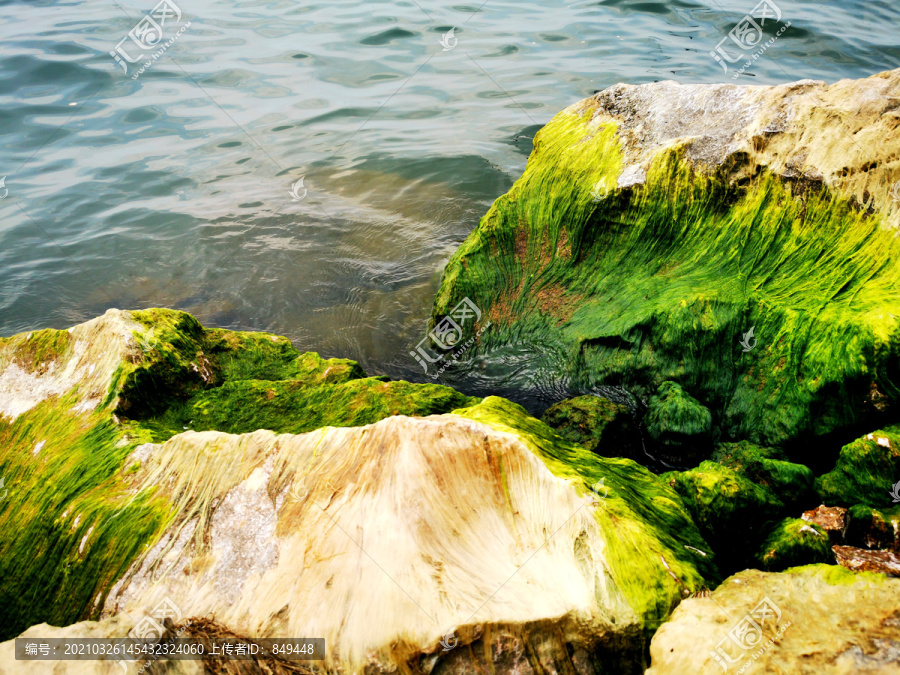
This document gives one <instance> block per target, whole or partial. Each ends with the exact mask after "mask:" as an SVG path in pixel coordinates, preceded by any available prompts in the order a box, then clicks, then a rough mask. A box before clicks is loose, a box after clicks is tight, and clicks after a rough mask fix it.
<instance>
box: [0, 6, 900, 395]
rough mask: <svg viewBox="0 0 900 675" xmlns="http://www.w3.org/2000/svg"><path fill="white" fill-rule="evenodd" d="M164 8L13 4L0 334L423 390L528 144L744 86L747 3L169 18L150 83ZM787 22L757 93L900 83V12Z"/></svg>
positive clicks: (801, 9)
mask: <svg viewBox="0 0 900 675" xmlns="http://www.w3.org/2000/svg"><path fill="white" fill-rule="evenodd" d="M157 1H158V0H149V1H148V2H139V1H137V0H127V1H121V2H116V1H114V0H91V1H90V2H87V1H86V0H70V1H68V2H48V1H40V0H38V1H36V2H35V1H31V2H27V3H26V2H8V1H2V2H0V32H2V45H0V137H2V144H0V177H2V176H5V177H6V180H5V185H6V190H8V194H6V197H5V198H4V199H2V200H0V261H2V262H0V289H2V290H0V307H2V312H0V334H2V335H9V334H11V333H14V332H18V331H22V330H27V329H32V328H36V327H44V326H55V327H65V326H68V325H71V324H72V323H75V322H78V321H83V320H86V319H88V318H91V317H93V316H96V315H97V314H100V313H102V312H103V311H104V310H105V309H107V308H109V307H122V308H140V307H150V306H169V307H177V308H180V309H184V310H187V311H189V312H192V313H193V314H195V315H196V316H197V317H198V318H199V319H200V320H201V321H202V322H204V323H205V324H207V325H217V326H224V327H231V328H240V329H252V330H267V331H272V332H275V333H279V334H283V335H287V336H289V337H290V338H291V339H292V340H293V341H294V344H295V345H296V346H297V347H298V348H300V349H312V350H316V351H319V352H321V353H322V354H324V355H327V356H342V357H349V358H354V359H357V360H359V361H361V362H362V363H363V365H364V366H365V367H366V368H367V370H369V371H370V372H372V373H384V374H388V375H390V376H392V377H403V378H406V379H414V380H421V379H422V376H421V369H420V368H419V367H418V365H417V364H416V363H415V361H414V360H413V359H412V358H411V357H410V356H409V354H408V352H409V350H410V348H411V347H412V346H413V345H414V344H415V343H416V342H417V341H418V339H419V337H420V336H421V335H422V333H423V329H424V327H425V324H426V322H427V319H428V317H429V314H430V305H431V299H432V295H433V293H434V291H435V289H436V288H437V284H438V281H439V278H440V273H441V270H442V268H443V266H444V264H445V262H446V260H447V259H448V257H449V256H450V255H451V253H452V252H453V251H454V249H455V248H456V247H457V246H458V245H459V244H460V242H461V241H462V240H463V239H464V238H465V236H466V235H467V234H468V232H469V231H470V230H471V229H472V228H473V227H474V226H475V225H476V223H477V221H478V218H479V217H480V216H481V215H482V214H483V213H484V212H485V210H486V209H487V207H488V206H489V205H490V203H491V201H492V200H493V199H494V198H496V197H497V196H499V195H500V194H501V193H503V192H504V191H505V190H506V189H507V188H508V187H509V186H510V185H511V183H512V181H513V180H514V179H515V177H516V176H517V175H518V174H519V173H520V172H521V171H522V169H523V167H524V165H525V160H526V158H527V153H528V152H529V151H530V147H531V146H530V142H531V136H532V135H533V134H534V132H535V130H536V129H537V128H539V127H540V126H541V125H543V124H544V123H546V122H547V121H548V120H549V119H550V118H551V117H552V116H553V115H554V114H555V113H556V112H557V111H559V110H560V109H561V108H563V107H565V106H566V105H568V104H570V103H573V102H575V101H576V100H578V99H580V98H583V97H585V96H588V95H590V94H592V93H593V92H594V91H596V90H598V89H603V88H605V87H608V86H610V85H612V84H615V83H616V82H631V83H641V82H651V81H655V80H662V79H676V80H679V81H682V82H723V81H731V78H730V76H731V73H729V74H728V75H726V74H725V73H723V70H722V68H721V66H720V65H718V64H717V63H716V62H715V60H714V59H713V58H712V57H711V56H710V55H709V52H710V50H712V49H714V48H715V46H716V44H717V43H718V42H719V41H720V40H721V39H722V38H723V37H724V36H726V35H727V34H728V31H729V30H730V29H731V28H732V27H733V26H734V25H735V24H736V23H737V22H738V21H740V19H741V18H742V17H743V16H744V15H745V14H746V13H748V12H749V11H750V10H752V9H753V6H754V4H755V3H753V2H742V1H741V2H738V1H734V0H727V1H725V0H722V1H721V2H720V1H718V0H703V1H697V2H694V1H688V0H675V1H673V2H646V1H629V0H601V1H600V2H597V1H587V0H575V1H572V2H563V1H561V0H543V1H542V2H531V1H529V0H520V1H519V2H510V1H506V0H487V2H482V1H480V0H479V2H476V3H472V4H462V3H458V4H453V3H450V2H439V1H435V0H414V1H409V2H406V1H396V2H389V1H382V2H356V1H348V0H330V1H329V2H321V1H320V0H312V1H310V2H307V1H294V0H291V1H287V0H268V1H267V0H255V1H247V2H237V1H234V0H218V1H217V2H212V1H210V0H174V1H175V2H176V3H177V7H178V8H179V9H180V11H181V12H182V17H181V20H180V21H177V22H175V21H174V17H170V18H169V21H170V23H169V25H167V26H164V31H165V32H166V36H165V39H166V40H168V39H170V38H171V37H172V36H176V35H177V39H176V40H175V41H174V43H172V44H171V46H170V47H168V49H167V50H166V51H165V52H164V53H163V54H162V55H161V56H160V57H159V58H158V59H157V60H156V61H155V62H152V64H151V66H150V68H149V69H147V70H146V71H145V72H143V73H141V74H140V75H139V76H138V77H137V78H136V79H134V78H133V76H134V75H135V74H136V73H137V72H138V67H139V65H140V63H137V64H133V65H132V64H127V63H126V66H127V67H128V72H127V73H126V72H123V69H122V67H121V66H120V65H119V64H117V63H116V61H115V60H114V59H113V57H112V56H110V54H109V52H110V51H111V50H115V48H116V46H117V45H118V44H119V42H120V40H122V38H124V37H125V36H126V35H127V34H128V32H129V31H130V30H131V29H132V28H133V27H134V26H135V24H136V23H137V22H138V21H139V20H140V19H141V17H142V16H144V15H146V14H147V13H148V12H150V11H151V10H152V9H153V7H154V5H155V4H156V2H157ZM777 2H778V7H779V9H780V10H781V12H782V14H783V16H782V20H783V22H784V21H790V22H791V24H792V25H791V27H790V28H789V29H787V31H786V32H785V33H784V35H782V36H781V37H780V38H779V40H778V42H777V43H776V44H775V45H774V46H773V47H771V48H770V49H769V50H768V51H767V52H766V55H765V56H763V57H762V58H761V59H760V60H759V61H757V62H756V63H755V64H754V66H753V68H752V70H751V71H750V72H749V73H747V74H744V75H742V76H741V77H740V79H739V80H738V82H739V83H749V84H773V83H780V82H787V81H792V80H797V79H802V78H814V79H822V80H826V81H829V82H831V81H835V80H838V79H841V78H845V77H854V78H855V77H863V76H867V75H869V74H872V73H874V72H878V71H882V70H887V69H889V68H896V67H898V66H900V39H898V35H900V31H898V28H900V7H898V6H897V5H896V3H894V2H893V1H891V2H888V0H873V1H868V0H867V1H863V0H849V1H847V2H842V3H827V4H826V3H815V2H787V1H782V0H777ZM187 22H190V25H187ZM185 26H187V27H186V28H185ZM181 28H184V30H183V31H182V32H181V34H178V31H179V30H181ZM451 28H453V29H454V30H453V35H452V38H447V37H444V36H445V35H446V34H447V32H448V31H449V30H450V29H451ZM442 39H443V40H444V46H453V45H455V46H453V48H452V49H444V46H442V44H441V42H440V41H441V40H442ZM127 42H130V41H128V40H127V41H126V43H127ZM126 43H123V45H122V48H123V49H124V50H125V51H126V53H130V55H131V56H134V55H135V54H136V49H135V48H134V43H133V42H132V43H131V44H130V45H129V44H126ZM147 53H152V52H147ZM301 177H303V185H302V186H300V185H299V184H298V185H297V188H296V190H295V195H296V196H298V197H299V196H303V195H304V193H305V196H303V198H302V199H299V200H296V201H295V199H294V197H292V195H291V192H290V190H291V188H292V185H294V184H296V182H297V181H298V180H299V179H300V178H301ZM4 193H5V190H4V189H2V188H0V196H2V195H3V194H4Z"/></svg>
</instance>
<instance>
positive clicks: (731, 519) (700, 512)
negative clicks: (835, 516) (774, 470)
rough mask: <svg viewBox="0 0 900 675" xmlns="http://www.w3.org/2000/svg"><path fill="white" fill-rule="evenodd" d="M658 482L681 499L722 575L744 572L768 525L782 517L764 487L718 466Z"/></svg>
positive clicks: (705, 465)
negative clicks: (672, 490) (715, 556)
mask: <svg viewBox="0 0 900 675" xmlns="http://www.w3.org/2000/svg"><path fill="white" fill-rule="evenodd" d="M660 478H661V479H662V480H663V481H665V482H666V483H667V484H668V485H670V486H672V487H673V488H674V489H675V491H676V492H677V493H678V494H679V495H680V496H681V498H682V500H683V502H684V504H685V507H686V508H687V510H688V513H690V514H691V517H692V519H693V521H694V522H695V523H697V525H698V526H699V528H700V532H701V534H702V535H703V537H704V539H706V541H708V542H709V544H710V546H712V547H713V550H714V551H715V552H716V554H717V556H718V560H719V566H720V568H722V570H723V572H724V573H731V572H734V571H737V570H739V569H742V568H743V567H746V566H747V564H748V563H749V562H750V560H751V558H752V556H753V554H754V553H755V552H756V549H757V548H758V547H759V545H760V543H761V540H762V537H763V536H764V533H765V531H766V529H767V526H768V524H769V523H771V522H772V521H774V520H776V519H778V518H780V517H781V516H782V514H783V511H784V508H785V507H784V503H783V502H782V501H781V500H780V499H778V497H777V496H776V495H775V494H774V493H773V492H772V491H771V490H769V489H768V488H765V487H762V486H760V485H757V484H756V483H753V482H751V481H750V480H748V479H747V478H744V477H743V476H741V475H740V474H739V473H737V472H735V471H733V470H732V469H729V468H728V467H725V466H722V465H721V464H717V463H716V462H710V461H705V462H702V463H701V464H700V466H698V467H697V468H696V469H691V470H690V471H673V472H670V473H667V474H663V475H662V476H660Z"/></svg>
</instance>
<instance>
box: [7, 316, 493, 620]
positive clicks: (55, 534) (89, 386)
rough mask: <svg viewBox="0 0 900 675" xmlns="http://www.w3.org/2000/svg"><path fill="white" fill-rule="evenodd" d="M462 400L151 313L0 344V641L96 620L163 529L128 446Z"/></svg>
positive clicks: (433, 408) (158, 507)
mask: <svg viewBox="0 0 900 675" xmlns="http://www.w3.org/2000/svg"><path fill="white" fill-rule="evenodd" d="M477 401H478V399H475V398H471V397H468V396H464V395H462V394H459V393H458V392H456V391H454V390H452V389H449V388H448V387H442V386H439V385H432V384H428V385H412V384H409V383H406V382H388V381H385V378H367V377H366V374H365V372H363V370H362V369H361V368H360V367H359V365H358V364H356V363H355V362H353V361H348V360H344V359H329V360H325V359H322V358H320V357H319V356H318V355H316V354H309V353H307V354H301V353H299V352H298V351H297V350H296V349H294V348H293V346H292V345H291V343H290V341H289V340H287V339H286V338H283V337H279V336H275V335H270V334H267V333H243V332H235V331H226V330H220V329H206V328H204V327H203V326H201V325H200V324H199V323H198V322H197V321H196V319H194V318H193V317H192V316H190V315H189V314H185V313H184V312H177V311H173V310H166V309H152V310H143V311H139V312H123V311H118V310H110V311H109V312H107V313H106V314H105V315H103V316H102V317H99V318H97V319H94V320H92V321H89V322H87V323H85V324H81V325H78V326H74V327H72V328H70V329H68V330H49V329H48V330H42V331H34V332H32V333H27V334H20V335H15V336H12V337H9V338H2V339H0V477H2V478H3V481H4V489H5V490H6V491H7V492H6V497H5V498H3V499H2V500H0V551H2V552H3V554H2V555H0V623H2V626H3V628H2V631H5V632H2V635H3V636H6V637H9V636H10V635H13V634H15V633H16V632H18V631H21V630H22V629H24V628H26V627H27V626H29V625H32V624H35V623H39V622H42V621H48V622H50V623H54V624H65V623H69V622H72V621H74V620H77V619H82V618H88V617H93V616H96V614H97V613H98V612H99V611H100V607H101V606H102V601H103V598H104V597H105V594H106V593H107V592H108V591H109V589H110V588H111V586H112V584H113V583H114V582H115V581H116V579H118V578H119V577H120V576H121V575H122V574H123V573H124V572H125V571H126V570H127V569H128V567H129V565H130V564H131V563H132V561H133V560H134V559H135V557H136V556H137V555H138V554H139V553H140V552H141V551H142V550H143V548H144V547H145V545H146V544H147V542H148V541H152V540H153V538H154V537H155V536H157V535H158V533H159V532H160V531H161V530H162V528H164V527H165V525H166V523H169V522H170V521H171V518H172V517H173V514H172V510H171V504H170V503H168V502H167V501H166V500H163V499H159V498H157V497H156V496H155V491H154V490H152V489H151V490H147V491H145V492H143V493H141V494H140V495H138V496H135V495H133V494H132V493H131V492H130V489H131V487H130V485H131V484H130V482H129V481H130V480H131V478H130V476H131V474H132V473H133V471H136V470H137V469H138V468H139V467H140V463H139V462H137V463H134V466H129V467H124V466H123V463H124V462H126V461H127V458H128V457H129V455H130V454H131V453H132V451H133V450H134V448H135V447H137V446H138V445H140V444H141V443H146V442H149V441H164V440H166V439H168V438H170V437H172V436H173V435H175V434H178V433H182V432H183V431H184V430H185V429H187V428H194V429H211V428H221V429H225V430H227V431H241V432H243V431H253V430H255V429H260V428H264V429H271V430H273V431H309V430H312V429H316V428H319V427H322V426H349V425H363V424H371V423H373V422H376V421H378V420H380V419H383V418H384V417H387V416H391V415H398V414H403V415H430V414H435V413H445V412H449V411H450V410H453V409H454V408H458V407H460V406H465V405H471V404H473V403H475V402H477ZM123 469H125V471H123ZM92 551H93V552H98V553H94V554H91V555H89V553H90V552H92Z"/></svg>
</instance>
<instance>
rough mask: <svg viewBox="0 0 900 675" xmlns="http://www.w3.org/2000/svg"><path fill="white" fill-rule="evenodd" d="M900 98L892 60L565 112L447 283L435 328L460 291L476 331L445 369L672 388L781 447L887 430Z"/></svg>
mask: <svg viewBox="0 0 900 675" xmlns="http://www.w3.org/2000/svg"><path fill="white" fill-rule="evenodd" d="M898 99H900V70H896V71H891V72H887V73H882V74H879V75H875V76H872V77H870V78H867V79H862V80H856V81H842V82H838V83H836V84H833V85H830V86H828V85H825V84H824V83H816V82H810V81H803V82H797V83H793V84H786V85H781V86H777V87H751V86H748V87H741V86H733V85H679V84H676V83H674V82H659V83H653V84H646V85H640V86H629V85H617V86H615V87H612V88H610V89H608V90H606V91H604V92H601V93H599V94H597V95H596V96H593V97H591V98H588V99H585V100H584V101H581V102H579V103H577V104H575V105H573V106H570V107H569V108H567V109H566V110H564V111H563V112H561V113H559V114H558V115H557V116H556V117H555V118H554V119H553V120H552V121H551V122H550V123H549V124H547V126H546V127H544V128H543V129H542V130H541V131H540V132H539V133H538V134H537V136H536V138H535V142H534V151H533V153H532V156H531V158H530V159H529V163H528V167H527V168H526V170H525V173H524V174H523V176H522V177H521V178H520V179H519V180H518V181H517V182H516V184H515V185H514V186H513V187H512V189H511V190H510V191H509V193H508V194H506V195H504V196H503V197H501V198H500V199H498V200H497V201H496V202H495V203H494V205H493V206H492V208H491V209H490V211H489V212H488V213H487V214H486V215H485V216H484V218H482V220H481V222H480V224H479V226H478V227H477V228H476V229H475V230H474V231H473V232H472V234H471V235H470V236H469V237H468V239H467V240H466V242H465V243H464V244H463V245H462V246H461V247H460V248H459V249H458V251H457V252H456V253H455V255H454V256H453V258H452V259H451V261H450V262H449V264H448V266H447V269H446V271H445V273H444V278H443V281H442V285H441V288H440V290H439V293H438V295H437V298H436V301H435V305H434V309H433V319H434V321H435V322H439V321H441V320H442V318H443V317H444V316H445V315H447V314H448V313H449V312H450V310H451V308H453V307H455V306H456V304H457V303H458V302H460V301H461V300H462V299H463V298H465V297H467V298H469V299H470V300H471V301H472V302H474V303H475V304H476V305H477V306H478V307H479V308H480V309H481V311H482V318H481V322H480V324H479V323H476V325H475V326H473V327H472V330H473V331H477V330H479V329H481V328H482V327H484V326H486V325H487V322H488V321H490V327H489V328H488V329H487V330H486V331H485V332H484V333H483V334H482V335H481V336H480V338H479V339H478V341H477V344H476V345H475V346H474V347H473V348H472V349H471V350H470V355H471V356H472V357H476V356H477V358H473V359H472V364H473V369H472V371H471V372H467V371H465V369H464V368H462V367H460V368H457V370H458V371H459V376H460V377H469V376H472V377H484V378H487V379H488V380H489V381H491V382H493V383H496V384H497V386H501V385H502V386H505V387H508V388H510V389H514V388H517V387H518V388H521V389H523V390H527V389H533V390H535V391H534V393H535V394H537V395H540V394H542V391H541V390H540V389H539V388H537V389H536V388H535V387H534V386H533V383H534V382H547V381H551V382H554V383H555V384H554V387H553V388H552V389H553V391H552V393H553V394H556V395H558V393H557V392H558V391H559V390H565V389H568V390H569V391H572V392H575V393H580V392H586V391H590V390H592V389H593V388H595V387H597V386H603V385H606V386H619V387H624V388H626V389H628V390H629V391H630V392H631V393H633V394H634V395H636V396H638V397H639V398H641V399H642V400H647V399H648V398H649V397H650V396H651V395H653V393H654V392H655V391H656V388H657V387H658V386H659V385H660V384H661V383H662V382H664V381H667V380H670V381H674V382H677V383H678V384H679V385H681V386H682V387H683V389H684V391H686V392H687V393H688V394H689V395H690V396H692V397H693V398H695V399H697V400H698V401H699V403H700V404H701V405H703V406H705V407H706V408H708V409H709V410H710V411H711V413H712V424H713V427H714V430H715V431H716V433H717V434H719V440H721V441H729V440H750V441H753V442H756V443H759V444H762V445H772V446H785V447H788V446H789V445H790V446H792V447H794V448H796V449H797V450H798V451H802V450H803V449H804V448H815V447H816V443H817V442H818V441H817V439H820V438H822V437H824V436H826V435H827V434H830V433H833V432H841V431H844V430H848V429H853V428H857V427H859V426H860V425H864V426H868V427H869V428H875V427H877V426H878V425H880V424H883V423H884V422H883V421H882V420H884V419H886V417H885V416H887V415H889V414H890V410H891V407H892V406H893V407H896V406H897V401H898V399H900V380H898V376H897V373H898V365H897V364H898V362H900V238H897V237H896V236H895V231H896V228H897V226H898V223H900V204H898V203H895V202H893V201H892V200H891V198H890V195H889V193H890V191H891V187H892V185H893V184H895V183H896V182H897V181H898V180H900V108H898V104H897V101H898ZM511 363H515V368H511V367H509V365H510V364H511ZM475 364H477V367H476V365H475ZM550 402H551V403H552V402H554V401H550ZM792 458H794V457H792ZM794 459H796V458H794ZM803 463H806V462H803Z"/></svg>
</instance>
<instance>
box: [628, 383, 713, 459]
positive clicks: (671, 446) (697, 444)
mask: <svg viewBox="0 0 900 675" xmlns="http://www.w3.org/2000/svg"><path fill="white" fill-rule="evenodd" d="M644 424H645V425H646V427H647V433H649V434H650V438H652V439H653V441H654V442H655V446H654V450H655V451H656V452H657V453H660V454H661V455H662V456H663V459H664V460H665V461H668V462H673V463H675V464H680V465H687V466H690V465H693V464H696V463H697V462H698V461H700V459H702V458H704V457H706V456H708V455H709V452H710V450H711V449H712V438H711V436H710V433H711V431H712V414H711V413H710V412H709V410H707V409H706V408H705V407H704V406H703V405H702V404H701V403H700V401H698V400H697V399H695V398H693V397H692V396H690V395H689V394H688V393H687V392H686V391H684V389H682V388H681V385H679V384H677V383H675V382H663V383H662V384H661V385H660V386H659V389H657V391H656V394H654V395H653V396H651V397H650V402H649V404H648V405H647V415H646V416H645V417H644Z"/></svg>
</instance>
